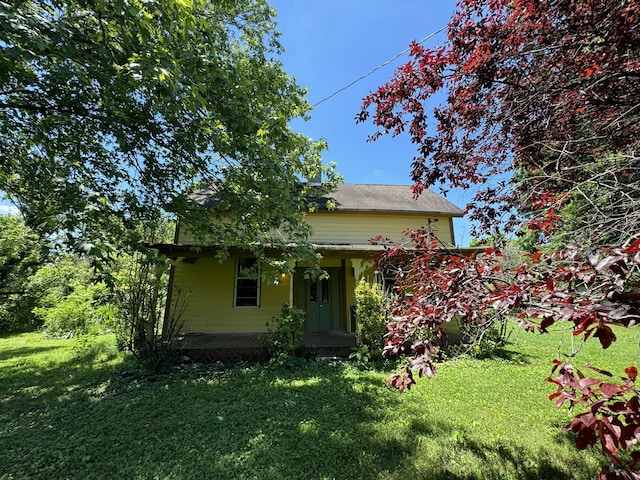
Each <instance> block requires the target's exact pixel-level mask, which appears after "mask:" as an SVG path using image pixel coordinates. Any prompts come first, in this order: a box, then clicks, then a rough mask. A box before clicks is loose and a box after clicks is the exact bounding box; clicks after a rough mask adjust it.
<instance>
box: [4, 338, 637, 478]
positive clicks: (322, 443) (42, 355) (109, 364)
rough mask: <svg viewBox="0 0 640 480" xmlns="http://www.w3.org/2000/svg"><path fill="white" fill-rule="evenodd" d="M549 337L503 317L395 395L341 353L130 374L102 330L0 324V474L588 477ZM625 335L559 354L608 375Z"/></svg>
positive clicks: (633, 341) (618, 367)
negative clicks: (44, 331)
mask: <svg viewBox="0 0 640 480" xmlns="http://www.w3.org/2000/svg"><path fill="white" fill-rule="evenodd" d="M559 335H560V334H559V333H556V334H554V335H548V336H540V335H530V334H525V333H524V332H522V331H517V332H516V333H515V334H514V336H513V337H512V340H513V344H512V345H510V346H509V347H508V348H507V349H506V350H505V351H504V352H503V355H502V356H501V357H498V358H492V359H489V360H473V359H465V360H460V361H452V362H446V363H443V364H442V365H440V366H439V374H438V376H437V377H435V378H433V379H431V380H421V381H419V382H418V385H417V386H416V387H415V388H414V389H413V390H411V391H410V392H408V393H404V394H399V393H398V392H396V391H393V390H390V389H388V388H386V387H385V385H384V381H385V378H386V375H387V374H388V372H364V371H360V370H358V369H356V368H354V367H353V366H351V365H349V364H345V363H316V364H310V365H309V366H308V367H306V368H304V369H291V370H288V369H286V368H281V367H277V366H273V365H272V366H252V367H237V368H234V369H229V370H226V371H214V372H201V371H199V370H198V369H197V368H191V369H186V370H184V371H182V372H176V373H173V374H168V375H161V376H145V375H140V374H139V373H138V372H136V371H135V370H133V369H132V364H131V361H130V359H128V358H126V357H124V356H123V355H121V354H118V353H117V352H116V351H115V347H114V344H113V342H114V340H113V338H111V337H100V338H98V339H96V340H94V341H93V342H92V343H91V344H90V345H80V346H78V344H77V343H76V342H75V341H74V340H47V339H44V338H43V337H42V335H40V334H23V335H15V336H5V337H0V445H1V446H2V448H0V478H2V479H19V478H36V479H37V478H43V479H45V478H46V479H89V478H128V479H130V478H131V479H152V478H176V479H177V478H185V479H192V478H206V479H213V478H220V479H250V478H255V479H283V478H287V479H296V478H301V479H302V478H305V479H331V478H336V479H358V478H362V479H407V478H423V479H436V480H437V479H539V478H541V479H573V478H575V479H588V478H589V479H592V478H595V477H596V474H597V472H598V470H599V463H600V461H601V456H600V454H599V453H598V452H597V451H589V452H578V451H576V449H575V447H574V446H573V444H572V440H571V438H570V437H568V436H567V435H566V434H562V433H560V428H561V426H562V425H564V424H565V423H566V422H567V421H568V419H569V418H570V413H569V412H567V411H566V410H557V409H555V407H554V406H553V404H552V403H551V402H549V401H548V400H547V396H548V394H549V393H551V392H552V391H553V390H554V388H553V385H550V384H548V383H545V382H543V379H544V378H545V377H546V376H547V375H548V374H549V368H550V360H551V358H553V357H554V356H555V354H556V352H557V350H558V345H559ZM569 339H570V337H569V336H568V335H567V336H566V338H565V343H564V345H563V350H566V349H567V347H568V346H569V343H568V342H569ZM637 344H638V341H637V332H634V331H625V332H620V335H619V339H618V341H617V342H616V343H615V344H614V345H613V346H612V347H611V348H610V350H608V351H604V352H603V351H602V350H600V348H599V346H598V344H597V340H591V341H589V342H588V344H587V345H585V348H584V350H583V351H582V352H581V353H580V355H579V356H578V357H577V359H576V361H575V363H576V364H582V363H584V362H590V363H592V364H595V365H599V366H602V367H606V368H609V369H612V370H614V371H616V372H620V373H621V372H622V369H623V368H624V367H625V366H626V365H628V364H631V363H636V360H637V354H638V347H637ZM123 371H128V372H130V373H128V374H124V375H123Z"/></svg>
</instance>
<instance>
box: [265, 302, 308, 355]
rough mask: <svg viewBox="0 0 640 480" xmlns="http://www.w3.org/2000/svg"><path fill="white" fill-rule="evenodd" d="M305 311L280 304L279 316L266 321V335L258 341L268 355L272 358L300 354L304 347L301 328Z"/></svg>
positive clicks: (286, 304)
mask: <svg viewBox="0 0 640 480" xmlns="http://www.w3.org/2000/svg"><path fill="white" fill-rule="evenodd" d="M305 318H306V313H305V311H304V310H301V309H299V308H296V307H292V306H291V305H289V304H288V303H284V304H283V305H282V310H281V311H280V316H278V317H274V318H273V319H272V320H271V322H267V329H268V330H269V335H268V336H261V337H260V343H262V345H263V346H264V347H265V348H266V349H267V350H268V351H269V355H271V357H274V358H279V357H282V356H283V355H289V356H293V355H295V356H305V355H302V353H304V352H303V351H306V350H307V349H305V348H304V343H303V335H302V334H303V328H304V321H305Z"/></svg>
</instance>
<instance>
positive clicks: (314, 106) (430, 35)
mask: <svg viewBox="0 0 640 480" xmlns="http://www.w3.org/2000/svg"><path fill="white" fill-rule="evenodd" d="M446 28H447V26H446V25H445V26H444V27H442V28H440V29H438V30H436V31H435V32H433V33H430V34H429V35H427V36H426V37H424V38H423V39H422V40H420V41H419V42H417V44H418V45H420V44H421V43H424V42H426V41H427V40H429V39H430V38H432V37H435V36H436V35H437V34H439V33H440V32H442V31H443V30H445V29H446ZM409 50H411V47H408V48H405V49H404V50H403V51H401V52H400V53H399V54H397V55H396V56H395V57H393V58H390V59H389V60H387V61H386V62H384V63H381V64H380V65H378V66H377V67H376V68H374V69H373V70H371V71H370V72H368V73H365V74H364V75H362V76H361V77H360V78H357V79H355V80H354V81H353V82H351V83H350V84H349V85H346V86H344V87H342V88H340V89H338V90H336V91H335V92H333V93H332V94H331V95H328V96H326V97H324V98H323V99H322V100H320V101H319V102H316V103H315V104H313V105H312V107H313V108H316V107H317V106H318V105H320V104H321V103H323V102H326V101H327V100H329V99H330V98H333V97H335V96H336V95H338V94H339V93H342V92H344V91H345V90H346V89H348V88H351V87H352V86H354V85H355V84H356V83H358V82H359V81H360V80H364V79H365V78H367V77H368V76H369V75H371V74H373V73H375V72H377V71H378V70H380V69H381V68H383V67H386V66H387V65H389V64H390V63H391V62H393V61H394V60H397V59H398V58H400V57H401V56H403V55H404V54H405V53H407V52H408V51H409Z"/></svg>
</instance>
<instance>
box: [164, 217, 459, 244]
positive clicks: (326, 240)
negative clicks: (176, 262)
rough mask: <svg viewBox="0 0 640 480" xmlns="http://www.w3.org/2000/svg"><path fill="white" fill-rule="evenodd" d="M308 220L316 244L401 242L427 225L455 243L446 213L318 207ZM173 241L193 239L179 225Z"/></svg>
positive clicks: (440, 237) (188, 241) (440, 235)
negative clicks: (407, 233)
mask: <svg viewBox="0 0 640 480" xmlns="http://www.w3.org/2000/svg"><path fill="white" fill-rule="evenodd" d="M429 220H432V222H431V224H430V225H429ZM433 220H435V221H433ZM307 221H308V222H309V224H310V225H311V227H312V229H313V236H312V237H311V242H313V243H316V244H324V245H327V244H329V245H331V244H337V245H367V244H369V240H370V239H371V238H373V237H376V236H381V237H386V238H390V239H391V240H393V241H395V242H398V243H401V242H405V241H406V237H404V235H403V234H402V232H404V231H405V230H407V229H411V230H417V229H420V228H426V227H429V228H431V229H432V230H433V231H434V233H436V236H437V237H438V238H439V239H440V240H441V241H442V242H443V243H445V244H448V245H455V242H454V234H453V222H452V219H451V217H450V216H445V215H424V214H412V213H393V212H389V213H380V212H340V211H328V212H327V211H321V212H314V213H310V214H308V215H307ZM176 243H178V244H182V245H189V244H193V243H194V240H193V235H191V234H190V232H189V230H188V228H185V227H184V226H182V227H181V228H180V229H179V232H178V238H177V242H176Z"/></svg>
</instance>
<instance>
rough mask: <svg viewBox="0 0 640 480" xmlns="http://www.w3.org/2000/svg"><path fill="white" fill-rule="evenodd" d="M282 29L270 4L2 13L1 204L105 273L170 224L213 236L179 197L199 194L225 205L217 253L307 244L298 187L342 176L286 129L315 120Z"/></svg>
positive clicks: (116, 2)
mask: <svg viewBox="0 0 640 480" xmlns="http://www.w3.org/2000/svg"><path fill="white" fill-rule="evenodd" d="M273 17H274V10H273V9H272V8H270V7H269V6H268V4H267V3H266V2H265V1H264V0H241V1H221V2H212V1H209V0H186V1H185V0H153V1H140V0H91V1H87V0H21V1H17V2H1V3H0V144H1V145H2V149H1V150H0V190H3V191H4V192H5V193H6V195H7V196H8V197H9V198H10V199H11V200H12V201H13V202H14V203H16V204H17V205H18V206H19V208H20V210H21V211H22V213H23V215H24V218H25V221H26V223H27V224H28V225H30V226H33V227H34V228H37V229H39V230H40V231H45V232H60V231H62V232H64V237H63V239H64V240H65V242H66V243H67V244H70V245H72V246H75V247H78V248H81V249H83V250H85V251H88V252H90V253H91V254H93V255H94V257H96V258H98V259H99V258H101V256H105V255H106V253H105V252H107V253H108V247H109V245H110V243H109V242H110V241H114V242H121V241H122V240H123V239H124V240H129V241H130V242H135V241H136V240H138V238H137V237H136V236H135V233H136V231H137V229H136V228H135V226H136V225H137V224H138V222H140V221H146V220H150V221H151V222H152V223H153V221H155V220H157V219H158V218H159V216H160V215H161V214H162V212H163V211H171V212H172V213H174V214H175V215H176V216H177V217H178V218H179V219H180V220H186V221H187V222H188V223H189V224H190V225H192V226H193V228H196V229H197V228H199V227H202V226H203V225H207V224H208V223H209V222H210V218H209V217H208V213H205V212H204V210H206V209H204V208H197V206H196V205H194V204H193V203H192V202H189V201H188V199H187V198H185V197H184V195H183V194H185V193H186V192H188V191H190V190H191V189H193V188H194V187H195V186H196V185H198V184H205V185H214V186H215V187H216V188H218V189H219V190H221V191H222V192H224V193H225V195H226V197H227V202H226V204H225V207H224V208H223V207H220V209H219V210H218V211H222V210H223V211H224V215H225V217H226V218H227V219H228V221H227V223H226V224H225V229H224V231H221V232H216V231H212V230H211V229H209V231H208V232H207V233H208V234H209V235H216V234H217V236H214V238H213V241H218V242H219V243H220V244H221V245H229V244H234V245H248V244H249V239H250V240H254V239H255V238H256V237H257V236H259V235H262V234H264V232H270V231H273V230H274V229H275V228H278V229H280V231H284V232H285V233H286V234H287V235H289V237H290V238H289V239H288V240H299V239H302V240H304V238H306V234H307V229H306V227H305V224H304V222H303V214H302V205H303V199H304V197H305V196H307V195H310V194H311V193H312V190H311V189H310V188H306V187H305V188H302V189H297V188H296V184H297V182H299V180H300V179H301V178H304V177H307V178H310V177H312V176H314V175H316V174H318V173H319V172H324V173H325V178H326V180H327V181H326V182H325V183H324V184H323V187H322V188H320V189H316V190H314V192H316V193H318V194H321V193H323V192H326V190H327V188H330V186H331V185H333V184H335V182H336V180H337V175H336V174H335V173H334V171H333V167H330V166H325V165H322V163H321V158H320V152H321V151H322V150H323V148H324V143H323V142H313V141H311V140H310V139H309V138H307V137H306V136H304V135H302V134H299V133H295V132H292V131H291V129H290V127H289V126H288V123H289V121H290V120H291V119H292V118H294V117H297V116H303V117H304V116H306V115H307V113H308V111H309V109H310V107H309V105H308V103H307V102H306V100H305V99H304V93H305V92H304V90H303V89H302V88H300V87H299V86H298V85H297V84H296V83H295V81H294V80H293V79H292V78H291V77H289V76H288V75H287V74H286V73H285V71H284V70H283V68H282V65H281V63H280V62H279V61H278V60H277V55H278V54H279V53H280V52H281V46H280V44H279V43H278V35H277V33H276V32H275V30H274V20H273ZM221 230H222V229H221ZM131 237H133V238H131ZM269 240H272V241H273V242H276V241H278V240H280V243H281V244H283V243H284V242H283V241H282V240H281V239H280V238H279V237H276V236H272V237H270V238H269Z"/></svg>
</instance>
